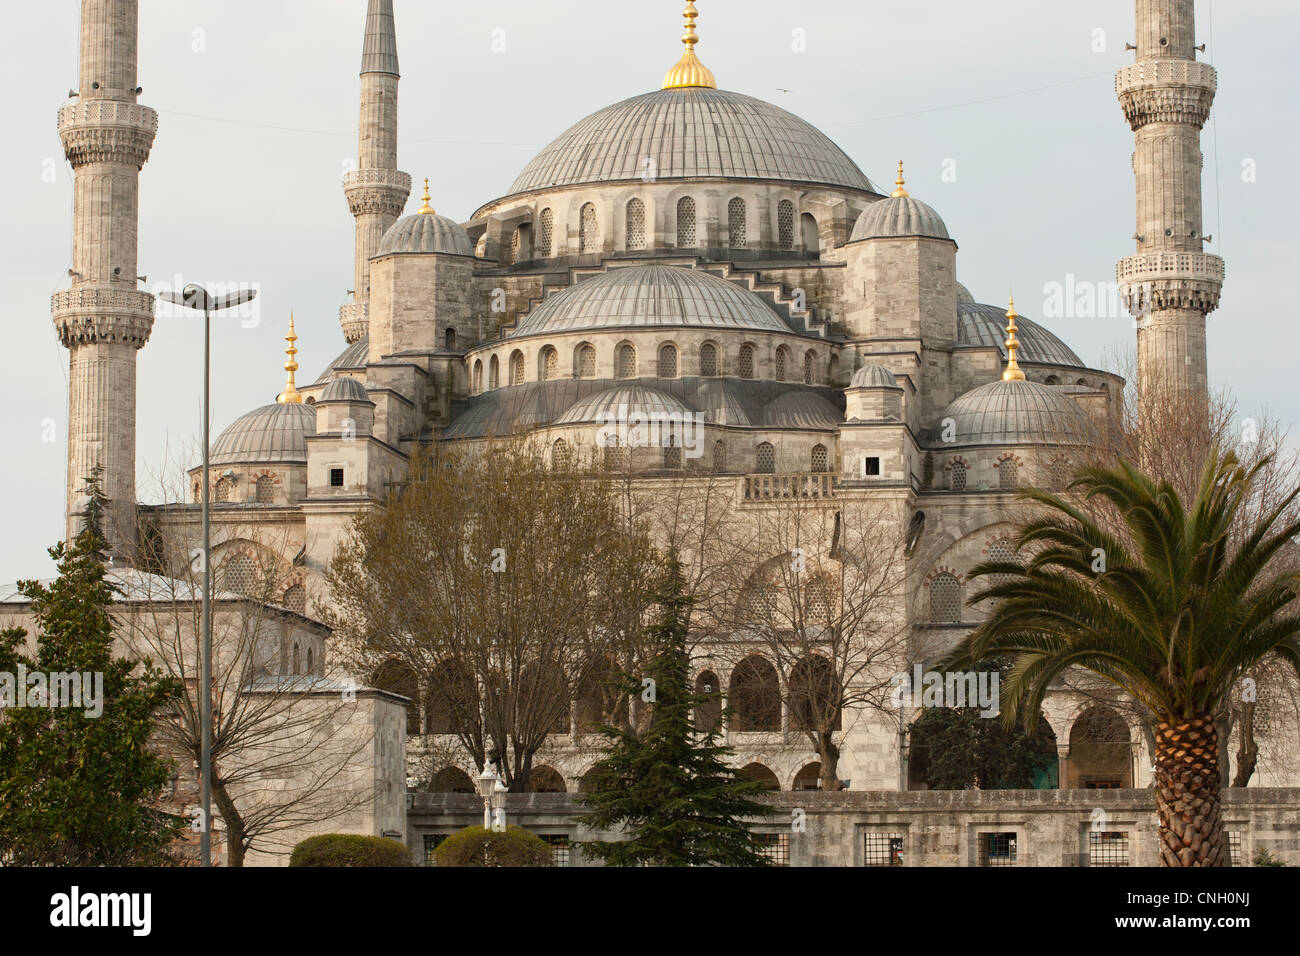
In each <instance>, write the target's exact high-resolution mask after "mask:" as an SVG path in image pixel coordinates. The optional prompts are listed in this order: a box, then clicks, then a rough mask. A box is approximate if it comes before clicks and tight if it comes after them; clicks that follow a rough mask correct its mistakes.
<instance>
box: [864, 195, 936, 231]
mask: <svg viewBox="0 0 1300 956" xmlns="http://www.w3.org/2000/svg"><path fill="white" fill-rule="evenodd" d="M917 236H919V237H921V238H924V239H950V238H952V237H951V236H949V235H948V227H947V226H945V225H944V223H943V219H942V218H941V217H940V215H939V214H938V213H937V212H935V211H934V207H932V206H929V205H927V204H926V203H923V202H921V200H919V199H913V198H912V197H911V196H891V197H890V198H889V199H882V200H881V201H880V202H873V203H872V204H871V205H870V206H868V207H867V208H866V209H865V210H863V212H862V215H860V216H859V217H858V221H857V223H855V224H854V226H853V234H852V235H851V236H850V237H849V242H857V241H858V240H859V239H903V238H911V237H917Z"/></svg>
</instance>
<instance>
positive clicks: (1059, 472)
mask: <svg viewBox="0 0 1300 956" xmlns="http://www.w3.org/2000/svg"><path fill="white" fill-rule="evenodd" d="M1072 470H1073V469H1072V468H1071V466H1070V459H1068V458H1065V457H1064V456H1062V457H1058V458H1053V459H1052V464H1051V471H1052V487H1053V488H1056V489H1057V490H1064V489H1065V488H1066V487H1068V486H1069V484H1070V475H1071V473H1072Z"/></svg>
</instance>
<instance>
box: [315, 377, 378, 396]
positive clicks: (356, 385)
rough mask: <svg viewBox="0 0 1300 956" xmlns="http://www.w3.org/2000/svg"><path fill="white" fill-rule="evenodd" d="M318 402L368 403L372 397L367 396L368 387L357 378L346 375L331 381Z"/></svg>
mask: <svg viewBox="0 0 1300 956" xmlns="http://www.w3.org/2000/svg"><path fill="white" fill-rule="evenodd" d="M316 401H317V402H368V401H370V396H369V395H367V394H366V387H365V386H364V385H362V384H361V383H360V382H358V381H357V380H356V379H355V378H348V377H347V376H346V375H340V376H338V377H337V378H334V379H333V380H331V381H330V383H329V384H328V385H326V386H325V390H324V391H323V392H321V394H320V398H318V399H316Z"/></svg>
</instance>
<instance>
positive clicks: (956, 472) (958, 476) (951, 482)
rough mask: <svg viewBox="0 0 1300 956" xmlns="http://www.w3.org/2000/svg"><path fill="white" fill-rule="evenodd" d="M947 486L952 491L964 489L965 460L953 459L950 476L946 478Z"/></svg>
mask: <svg viewBox="0 0 1300 956" xmlns="http://www.w3.org/2000/svg"><path fill="white" fill-rule="evenodd" d="M948 487H949V488H951V489H952V490H953V491H965V490H966V462H964V461H960V460H955V461H953V463H952V473H951V477H950V478H949V479H948Z"/></svg>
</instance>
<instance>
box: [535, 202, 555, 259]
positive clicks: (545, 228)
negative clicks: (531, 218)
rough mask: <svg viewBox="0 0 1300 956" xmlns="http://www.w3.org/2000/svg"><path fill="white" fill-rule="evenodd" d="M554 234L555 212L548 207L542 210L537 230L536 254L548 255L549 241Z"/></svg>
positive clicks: (549, 250) (549, 249) (549, 252)
mask: <svg viewBox="0 0 1300 956" xmlns="http://www.w3.org/2000/svg"><path fill="white" fill-rule="evenodd" d="M554 235H555V213H553V212H551V210H549V209H543V210H542V219H541V225H540V227H539V228H538V230H537V254H538V255H539V256H550V254H551V241H552V237H553V236H554Z"/></svg>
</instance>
